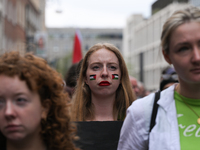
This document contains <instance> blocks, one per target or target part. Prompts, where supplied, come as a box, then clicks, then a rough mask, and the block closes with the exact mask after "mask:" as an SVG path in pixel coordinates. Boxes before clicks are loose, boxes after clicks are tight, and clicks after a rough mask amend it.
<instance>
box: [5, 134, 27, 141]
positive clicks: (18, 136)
mask: <svg viewBox="0 0 200 150" xmlns="http://www.w3.org/2000/svg"><path fill="white" fill-rule="evenodd" d="M24 138H25V136H24V135H22V134H19V133H18V134H10V135H8V136H6V139H7V140H9V141H13V142H18V141H21V140H23V139H24Z"/></svg>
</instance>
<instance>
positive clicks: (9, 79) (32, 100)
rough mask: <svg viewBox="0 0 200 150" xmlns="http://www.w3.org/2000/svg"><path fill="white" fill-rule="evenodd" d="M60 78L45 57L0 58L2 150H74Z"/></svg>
mask: <svg viewBox="0 0 200 150" xmlns="http://www.w3.org/2000/svg"><path fill="white" fill-rule="evenodd" d="M63 85H64V84H63V80H62V78H61V76H60V75H59V74H58V73H57V72H56V71H55V70H53V69H52V68H50V66H49V65H48V64H47V62H46V61H45V60H43V59H42V58H39V57H36V56H34V55H32V54H29V53H27V54H26V55H25V56H21V55H20V54H19V53H18V52H16V51H13V52H9V53H5V54H4V55H2V56H1V57H0V149H1V150H2V149H3V150H68V149H71V150H75V149H76V148H75V146H74V144H73V142H72V140H73V139H74V138H73V137H74V131H75V127H74V126H72V124H71V123H70V117H69V114H68V113H69V110H68V105H67V101H68V97H67V96H66V94H65V93H64V92H63V90H64V87H63Z"/></svg>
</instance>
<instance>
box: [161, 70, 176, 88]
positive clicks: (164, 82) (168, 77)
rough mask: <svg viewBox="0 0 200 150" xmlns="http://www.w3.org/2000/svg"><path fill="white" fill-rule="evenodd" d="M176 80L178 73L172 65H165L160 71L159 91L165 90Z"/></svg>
mask: <svg viewBox="0 0 200 150" xmlns="http://www.w3.org/2000/svg"><path fill="white" fill-rule="evenodd" d="M177 82H178V75H177V74H176V71H175V70H174V68H173V67H167V68H165V69H164V70H163V71H162V74H161V80H160V91H162V90H165V89H166V88H168V87H170V86H171V85H173V84H174V83H177Z"/></svg>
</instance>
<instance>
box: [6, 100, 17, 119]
mask: <svg viewBox="0 0 200 150" xmlns="http://www.w3.org/2000/svg"><path fill="white" fill-rule="evenodd" d="M4 114H5V118H6V119H8V120H11V119H13V118H15V116H16V114H15V108H14V105H13V104H12V102H9V101H8V102H7V103H6V106H5V112H4Z"/></svg>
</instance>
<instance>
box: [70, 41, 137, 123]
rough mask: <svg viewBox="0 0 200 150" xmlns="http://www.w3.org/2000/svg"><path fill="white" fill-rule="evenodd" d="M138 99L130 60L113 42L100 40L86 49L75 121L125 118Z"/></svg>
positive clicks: (76, 96) (75, 108)
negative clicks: (130, 73) (127, 63)
mask: <svg viewBox="0 0 200 150" xmlns="http://www.w3.org/2000/svg"><path fill="white" fill-rule="evenodd" d="M133 100H135V96H134V93H133V92H132V88H131V84H130V80H129V75H128V71H127V67H126V64H125V62H124V59H123V57H122V55H121V54H120V52H119V50H118V49H117V48H116V47H115V46H114V45H112V44H108V43H104V44H96V45H94V46H92V47H91V48H90V49H89V51H88V52H87V53H86V55H85V57H84V59H83V62H82V65H81V70H80V74H79V79H78V82H77V88H76V91H75V94H74V97H73V99H72V112H71V116H72V120H73V121H116V120H124V118H125V116H126V109H127V108H128V107H129V105H130V104H131V103H132V101H133Z"/></svg>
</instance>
